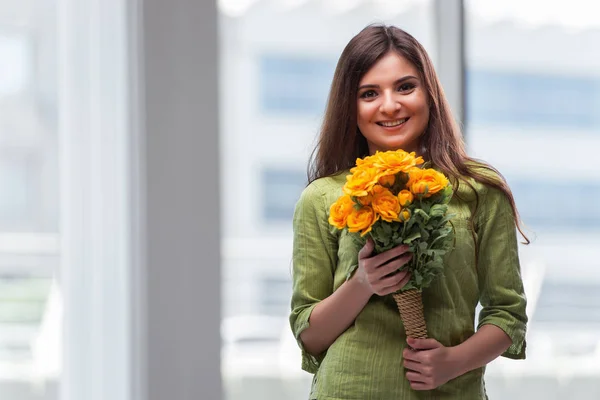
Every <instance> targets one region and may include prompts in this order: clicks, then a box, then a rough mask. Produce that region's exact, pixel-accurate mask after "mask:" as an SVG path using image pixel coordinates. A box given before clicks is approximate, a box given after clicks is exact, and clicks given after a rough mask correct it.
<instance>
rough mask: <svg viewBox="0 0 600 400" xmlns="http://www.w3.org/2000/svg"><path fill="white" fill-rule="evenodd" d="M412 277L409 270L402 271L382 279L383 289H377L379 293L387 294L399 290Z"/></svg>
mask: <svg viewBox="0 0 600 400" xmlns="http://www.w3.org/2000/svg"><path fill="white" fill-rule="evenodd" d="M410 277H411V275H410V273H409V272H408V271H400V272H398V273H396V274H394V275H392V276H389V277H387V278H384V279H382V280H381V281H380V284H381V289H380V290H378V291H377V294H378V295H380V296H385V295H387V294H390V293H394V292H397V291H398V290H400V289H402V288H403V287H404V285H406V284H407V283H408V281H409V280H410Z"/></svg>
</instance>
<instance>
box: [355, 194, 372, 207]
mask: <svg viewBox="0 0 600 400" xmlns="http://www.w3.org/2000/svg"><path fill="white" fill-rule="evenodd" d="M372 200H373V196H372V195H370V194H368V195H366V196H361V197H357V198H356V201H357V202H358V203H359V204H360V205H361V206H370V205H371V201H372Z"/></svg>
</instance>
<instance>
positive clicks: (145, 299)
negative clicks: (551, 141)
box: [131, 0, 222, 400]
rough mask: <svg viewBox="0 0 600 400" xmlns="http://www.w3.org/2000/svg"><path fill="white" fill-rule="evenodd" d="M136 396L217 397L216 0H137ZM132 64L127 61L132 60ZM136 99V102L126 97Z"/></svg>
mask: <svg viewBox="0 0 600 400" xmlns="http://www.w3.org/2000/svg"><path fill="white" fill-rule="evenodd" d="M140 2H141V5H142V7H141V8H137V9H136V8H132V14H131V17H132V18H133V19H137V30H136V32H137V33H136V36H137V40H136V42H137V44H138V45H137V46H135V45H134V46H132V47H137V48H138V50H139V51H138V53H137V62H134V64H135V65H137V67H136V68H134V69H133V74H132V76H134V77H135V78H136V81H137V88H138V89H137V90H134V92H136V93H137V106H136V107H137V109H138V110H139V114H138V117H139V119H138V122H139V124H137V126H133V128H134V129H137V131H138V133H139V134H138V136H137V139H136V138H134V139H135V140H137V142H135V141H134V146H133V148H134V149H137V150H138V152H137V154H136V155H135V157H134V159H135V160H137V162H138V165H139V169H138V175H137V176H138V178H139V181H138V183H137V184H135V185H134V187H135V188H136V191H138V195H137V198H136V197H135V196H134V198H136V201H137V203H138V204H139V208H138V209H139V210H140V212H139V213H138V214H137V215H138V220H137V222H135V224H134V226H136V227H137V229H139V231H140V233H143V236H138V238H139V239H140V240H139V242H138V243H137V244H135V246H136V251H135V254H137V255H138V256H137V259H136V260H135V261H136V263H137V267H135V268H134V273H135V279H134V283H135V285H136V287H135V290H134V294H136V296H137V298H135V299H134V304H135V307H136V310H140V311H141V313H139V314H136V315H137V316H139V317H136V320H135V321H134V322H135V325H134V332H137V336H136V337H138V338H140V342H139V345H138V346H137V347H136V348H134V350H135V353H134V354H135V361H134V363H135V364H134V371H135V374H136V376H135V387H134V399H135V400H142V399H143V400H146V399H147V400H164V399H181V400H187V399H189V400H193V399H194V400H195V399H211V400H213V399H214V400H218V399H220V398H221V393H222V390H221V373H220V349H221V345H220V342H221V340H220V329H219V327H220V320H221V310H220V303H221V301H220V300H221V294H220V293H221V290H220V286H221V279H220V226H219V224H220V222H219V169H220V168H219V151H218V107H217V104H218V95H219V93H218V79H217V69H218V37H217V9H216V2H215V1H198V0H171V1H165V0H140ZM132 65H133V64H132ZM134 103H135V99H134Z"/></svg>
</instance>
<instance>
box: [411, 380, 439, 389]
mask: <svg viewBox="0 0 600 400" xmlns="http://www.w3.org/2000/svg"><path fill="white" fill-rule="evenodd" d="M409 382H410V387H411V389H412V390H431V389H433V387H432V386H431V385H430V384H427V383H424V382H412V381H410V379H409Z"/></svg>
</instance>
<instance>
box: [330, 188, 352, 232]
mask: <svg viewBox="0 0 600 400" xmlns="http://www.w3.org/2000/svg"><path fill="white" fill-rule="evenodd" d="M353 208H354V202H353V201H352V199H351V198H350V196H348V195H344V196H341V197H340V198H339V199H337V201H336V202H335V203H333V204H332V205H331V207H330V208H329V223H330V224H331V225H333V226H335V227H336V228H338V229H344V228H345V227H346V220H347V219H348V215H350V213H351V212H352V210H353Z"/></svg>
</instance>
